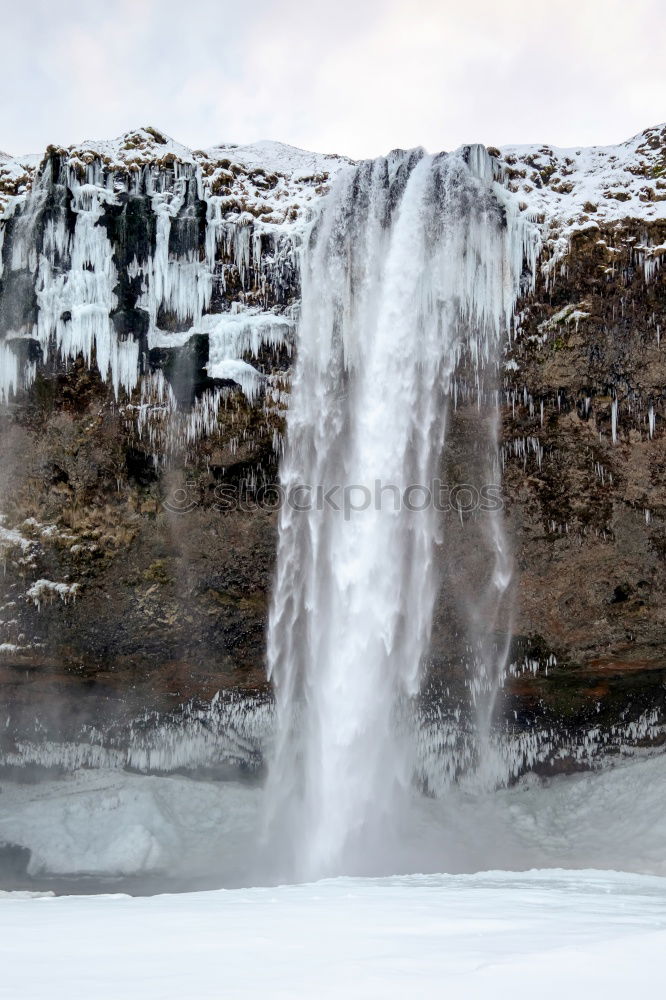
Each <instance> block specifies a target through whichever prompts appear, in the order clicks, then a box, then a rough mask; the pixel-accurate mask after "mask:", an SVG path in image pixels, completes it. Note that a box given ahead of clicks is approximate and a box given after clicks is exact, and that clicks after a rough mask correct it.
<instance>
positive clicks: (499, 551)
mask: <svg viewBox="0 0 666 1000" xmlns="http://www.w3.org/2000/svg"><path fill="white" fill-rule="evenodd" d="M528 244H529V229H528V228H526V227H525V225H524V224H521V223H520V222H519V220H518V218H517V216H516V213H515V212H514V211H513V207H512V204H511V202H510V200H509V196H508V195H507V194H506V192H504V191H503V190H502V189H501V188H500V186H499V185H498V184H496V183H495V182H494V180H493V161H492V160H491V158H490V157H489V156H488V154H487V153H486V151H485V149H484V148H483V147H479V146H472V147H465V148H463V149H462V150H460V151H459V152H457V153H455V154H451V155H444V154H440V155H438V156H429V155H426V154H424V153H423V152H422V151H420V150H416V151H412V152H409V153H405V152H402V151H396V152H395V153H392V154H390V155H389V156H388V157H386V158H381V159H378V160H375V161H369V162H364V163H362V164H360V165H359V166H358V167H355V168H350V169H349V170H347V171H345V172H343V173H342V174H341V175H340V176H339V177H338V178H337V180H336V182H335V184H334V185H333V187H332V190H331V192H330V194H329V195H328V197H327V199H326V201H325V204H324V206H323V209H322V212H321V214H320V216H319V218H318V219H317V220H316V221H315V223H314V224H313V228H312V231H311V234H310V237H309V242H308V244H307V247H306V251H305V254H304V260H303V267H302V272H303V273H302V281H303V288H302V311H301V317H300V333H299V341H298V343H299V347H298V358H297V364H296V372H295V376H294V383H293V392H292V399H291V403H290V409H289V414H288V429H287V448H286V453H285V457H284V460H283V465H282V470H281V480H282V489H283V496H284V503H283V505H282V509H281V512H280V521H279V542H278V558H277V573H276V580H275V587H274V595H273V601H272V607H271V613H270V622H269V636H268V660H269V673H270V677H271V679H272V681H273V683H274V686H275V693H276V706H277V735H276V745H275V751H274V760H273V764H272V768H271V771H270V775H269V781H268V784H269V787H268V801H269V803H270V805H269V817H268V832H269V835H270V837H271V849H272V850H274V851H280V849H281V847H284V849H285V851H286V854H285V855H284V864H285V865H290V866H291V867H290V873H291V875H293V876H294V877H305V878H311V877H318V876H322V875H330V874H337V873H340V872H354V871H364V870H374V869H375V868H376V867H377V866H381V861H380V860H379V858H380V855H381V853H382V850H383V848H384V847H385V846H386V845H387V843H388V842H389V840H390V838H391V836H392V834H393V833H394V832H395V831H396V830H397V826H398V825H399V820H400V816H401V811H402V808H403V806H404V805H405V803H406V801H407V800H406V798H405V796H406V794H407V791H408V789H409V786H410V782H411V779H412V759H411V752H410V742H409V738H408V736H409V734H408V733H406V732H405V727H404V726H401V725H400V718H401V715H402V716H404V707H405V705H409V702H410V699H413V697H414V696H415V695H416V694H417V693H418V690H419V682H420V677H421V672H422V663H423V659H424V656H425V655H426V654H427V651H428V644H429V638H430V631H431V621H432V614H433V606H434V602H435V598H436V594H437V587H438V581H439V577H440V573H441V560H442V557H443V558H444V559H445V558H446V540H445V539H443V538H442V536H441V531H442V520H441V517H440V513H439V511H438V509H437V507H438V506H440V505H439V504H438V502H437V489H436V485H435V480H436V476H437V472H438V467H439V461H440V457H441V454H442V450H443V448H444V446H445V442H446V433H447V409H448V407H447V403H448V398H449V395H450V388H451V384H452V379H453V375H454V373H455V371H456V367H457V366H458V365H459V363H460V362H461V361H462V360H464V359H466V360H467V362H469V363H471V365H472V368H473V370H474V371H475V372H476V373H477V382H478V385H479V391H481V388H480V387H481V379H482V375H483V373H484V372H486V373H487V372H492V371H496V368H497V359H498V354H499V351H500V347H501V334H502V332H503V331H504V330H506V328H507V324H508V320H509V318H510V316H511V312H512V308H513V304H514V301H515V298H516V295H517V293H518V290H519V284H520V276H521V270H522V266H523V261H524V258H525V254H526V250H527V248H528ZM494 398H495V399H497V396H496V395H495V397H494ZM496 405H497V404H495V406H496ZM491 423H493V427H494V430H493V432H492V433H496V429H497V419H495V420H494V421H491ZM491 444H492V442H491ZM490 451H491V453H492V452H493V448H491V449H490ZM486 534H487V536H488V539H489V546H490V551H491V553H492V555H491V562H492V572H491V576H490V580H489V583H488V586H487V587H486V588H484V592H483V593H480V594H479V595H477V596H478V606H477V605H475V606H474V607H472V608H471V609H470V614H469V616H468V617H469V625H470V630H471V632H472V633H474V634H472V635H471V637H470V638H471V640H472V641H473V642H474V644H475V647H476V648H478V649H480V650H481V655H480V657H479V667H478V675H479V678H478V679H479V684H478V687H479V689H482V688H483V689H485V690H486V691H487V690H488V689H489V688H496V686H497V683H498V675H499V673H500V672H501V668H502V664H500V665H499V667H498V665H497V663H495V664H494V665H491V664H489V662H488V660H489V657H490V658H492V655H493V654H492V653H491V652H490V651H491V642H490V641H489V639H488V637H487V636H485V633H484V634H483V635H482V634H481V633H482V632H483V629H484V625H483V622H482V621H481V619H482V618H483V619H486V620H489V621H490V627H491V630H492V628H493V627H494V625H495V624H497V623H496V622H494V621H493V620H492V619H493V616H495V617H496V616H497V609H498V608H499V606H500V605H501V603H502V598H503V595H504V594H505V592H506V590H507V587H508V584H509V576H510V562H509V558H508V549H507V543H506V539H505V538H504V533H503V529H502V525H501V520H500V519H499V518H498V517H494V518H491V519H490V523H489V525H488V527H487V530H486ZM438 543H442V544H438ZM478 611H482V612H483V614H477V612H478ZM497 656H499V658H500V660H501V659H502V657H504V658H505V656H506V654H505V653H501V652H500V653H499V654H497ZM492 701H493V697H492V695H491V696H490V697H486V699H485V704H486V705H489V704H491V703H492ZM482 714H483V713H480V716H481V715H482ZM487 724H488V723H487V722H486V725H487Z"/></svg>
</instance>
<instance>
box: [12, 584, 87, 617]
mask: <svg viewBox="0 0 666 1000" xmlns="http://www.w3.org/2000/svg"><path fill="white" fill-rule="evenodd" d="M78 591H79V584H78V583H54V582H53V580H36V581H35V583H33V584H32V586H31V587H29V588H28V590H26V592H25V596H26V597H27V598H29V600H31V601H32V602H33V603H34V604H35V606H36V608H37V609H38V610H39V611H41V609H42V605H43V604H46V603H47V602H50V601H53V600H55V598H56V597H59V598H60V600H61V601H63V603H64V604H68V603H69V602H70V601H73V600H76V595H77V593H78Z"/></svg>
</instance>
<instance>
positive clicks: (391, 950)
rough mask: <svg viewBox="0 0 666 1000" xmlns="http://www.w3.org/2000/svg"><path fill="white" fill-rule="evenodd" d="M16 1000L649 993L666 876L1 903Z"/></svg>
mask: <svg viewBox="0 0 666 1000" xmlns="http://www.w3.org/2000/svg"><path fill="white" fill-rule="evenodd" d="M0 936H1V940H2V942H3V952H4V956H3V973H2V981H1V983H0V997H7V998H11V1000H14V998H16V997H19V996H20V997H21V1000H71V998H72V997H77V998H78V997H80V998H83V997H94V998H95V1000H105V998H108V1000H117V998H118V997H120V996H122V997H124V998H126V1000H133V998H136V1000H139V998H140V1000H158V998H159V1000H171V998H173V1000H176V998H178V1000H180V998H194V997H196V1000H220V998H221V997H229V998H233V1000H240V998H248V1000H254V998H260V997H270V998H271V1000H278V998H281V997H284V998H289V1000H294V998H301V997H302V998H308V1000H310V998H313V997H317V1000H327V998H343V997H350V998H354V1000H363V998H375V1000H377V998H379V997H381V998H382V1000H391V998H394V997H395V998H400V1000H403V998H404V997H405V996H406V995H410V996H416V997H419V998H430V997H433V998H434V997H436V998H441V997H447V998H448V1000H463V998H464V1000H477V998H478V1000H487V998H488V997H497V998H498V1000H502V998H509V997H510V998H511V1000H521V998H528V997H529V998H530V1000H532V998H533V997H535V996H538V997H540V998H542V1000H562V998H563V997H566V996H570V997H572V998H574V1000H582V998H585V997H602V996H603V997H604V1000H615V998H621V1000H626V998H627V997H630V996H641V995H652V994H653V993H654V992H655V989H656V987H657V982H658V980H659V978H660V975H661V973H660V969H661V964H662V960H663V953H664V948H665V947H666V880H665V879H660V878H654V877H646V876H642V877H639V876H631V875H626V874H622V873H607V874H606V873H604V874H602V873H599V872H594V871H585V872H577V873H571V872H566V871H552V872H544V871H532V872H529V873H524V874H518V875H517V874H513V873H510V872H486V873H484V874H480V875H472V876H459V877H455V876H447V875H435V876H422V875H415V876H410V877H403V878H396V877H393V878H386V879H377V880H370V879H360V878H354V879H334V880H329V881H324V882H318V883H314V884H305V885H294V886H278V887H276V888H255V889H237V890H232V891H224V890H222V891H218V892H198V893H191V894H183V895H162V896H153V897H149V898H129V897H127V896H123V895H107V896H92V897H90V896H88V897H86V896H70V897H60V898H53V897H43V898H25V896H24V895H23V896H18V897H16V898H13V897H12V896H9V897H4V898H0Z"/></svg>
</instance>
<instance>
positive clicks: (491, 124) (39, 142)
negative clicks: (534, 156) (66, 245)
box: [0, 0, 666, 157]
mask: <svg viewBox="0 0 666 1000" xmlns="http://www.w3.org/2000/svg"><path fill="white" fill-rule="evenodd" d="M2 6H3V13H2V26H3V31H2V41H1V45H2V49H1V51H2V58H1V60H0V67H1V68H0V72H1V73H2V81H3V82H2V101H1V103H0V149H4V150H5V151H7V152H10V153H14V154H17V153H24V152H33V151H34V152H37V151H41V150H43V148H44V147H45V146H46V145H47V144H48V143H49V142H57V143H61V144H69V143H72V142H77V141H80V140H82V139H86V138H108V137H112V136H116V135H119V134H121V133H122V132H124V131H127V130H128V129H130V128H134V127H136V126H138V125H141V124H152V125H156V126H158V127H159V128H161V129H163V130H164V131H166V132H167V133H168V134H169V135H171V136H173V137H174V138H176V139H179V140H180V141H181V142H184V143H186V144H187V145H190V146H195V147H201V146H209V145H213V144H215V143H220V142H251V141H253V140H256V139H264V138H268V139H281V140H282V141H284V142H289V143H292V144H294V145H297V146H303V147H305V148H307V149H315V150H319V151H322V152H332V151H335V152H341V153H347V154H349V155H351V156H354V157H364V156H376V155H379V154H380V153H383V152H386V151H387V150H388V149H391V148H393V147H395V146H403V147H408V146H415V145H423V146H425V147H426V148H428V149H429V150H431V151H435V150H439V149H451V148H453V147H455V146H458V145H460V144H461V143H463V142H468V141H481V142H485V143H487V144H496V145H500V144H502V143H507V142H545V141H548V142H550V143H554V144H557V145H567V146H568V145H579V144H581V145H582V144H593V143H612V142H617V141H620V140H622V139H625V138H628V137H629V136H631V135H633V134H634V133H636V132H638V131H640V130H642V129H643V128H645V127H647V126H648V125H654V124H657V123H659V122H661V121H664V120H665V119H666V82H665V81H666V73H665V70H664V63H665V60H664V39H665V35H666V4H664V0H556V2H543V0H455V2H454V0H329V2H326V3H324V2H320V0H252V2H251V3H248V2H247V0H86V2H74V0H58V2H55V3H54V2H53V0H21V2H18V3H17V2H13V3H11V4H9V3H5V4H3V5H2Z"/></svg>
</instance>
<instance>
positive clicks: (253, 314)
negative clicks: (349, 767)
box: [0, 127, 666, 767]
mask: <svg viewBox="0 0 666 1000" xmlns="http://www.w3.org/2000/svg"><path fill="white" fill-rule="evenodd" d="M490 152H491V153H492V154H493V156H495V157H496V161H497V165H498V176H500V178H501V179H500V181H499V182H500V183H502V184H504V185H506V186H508V187H509V189H510V190H511V191H512V192H514V195H515V199H516V202H517V204H518V208H519V210H520V211H521V212H524V213H526V214H527V215H528V216H529V218H530V219H532V220H533V222H534V224H535V225H536V226H538V227H539V229H540V233H541V243H542V249H541V255H540V259H539V263H538V268H537V273H536V275H535V276H534V279H535V280H534V287H533V290H532V291H530V292H529V293H528V294H526V295H525V296H524V298H523V300H522V301H520V302H519V304H518V308H517V312H516V317H515V323H514V328H513V330H512V335H511V339H510V343H509V345H508V348H507V352H506V357H505V361H504V368H503V372H502V374H501V398H502V402H503V427H502V442H503V447H502V461H503V489H502V494H503V501H504V504H505V509H506V512H507V516H508V522H509V525H510V530H511V535H512V539H513V546H514V557H515V563H516V575H515V578H516V598H517V600H516V619H515V623H514V638H513V649H512V656H511V661H512V665H511V669H510V676H509V678H508V679H507V684H506V688H505V697H504V703H503V706H502V715H503V717H504V718H505V720H506V724H507V725H509V724H510V726H511V728H512V732H513V734H514V736H515V739H516V740H517V741H518V744H519V746H520V748H522V749H520V751H519V752H518V753H517V758H516V759H517V760H518V761H519V763H518V765H516V766H523V765H524V763H525V762H526V761H528V760H529V762H532V763H534V762H535V761H536V762H537V763H538V762H540V763H541V764H547V766H548V767H551V766H552V762H553V761H554V760H556V759H559V760H560V761H563V760H564V761H570V760H573V761H577V762H579V763H580V761H581V760H587V759H588V757H589V756H590V755H593V754H594V752H596V749H597V748H598V747H603V746H606V747H608V746H610V747H616V748H618V747H621V746H625V745H627V744H628V743H632V742H633V743H636V742H641V741H647V742H654V741H655V740H660V739H661V736H662V731H663V728H662V727H663V723H664V711H665V706H664V690H665V688H664V681H665V680H666V661H665V659H664V652H663V650H664V626H665V624H666V603H665V600H664V598H665V593H664V591H665V588H666V576H665V572H664V571H665V568H666V567H665V562H666V529H665V520H664V518H665V516H666V494H665V492H664V487H665V477H666V447H665V445H664V441H665V440H666V439H665V437H664V415H665V409H664V407H665V402H666V397H665V394H666V389H665V386H666V364H665V362H664V353H663V350H662V348H661V345H660V337H661V331H662V326H663V321H664V310H665V304H666V295H665V278H664V270H662V269H661V261H662V258H663V255H664V254H665V253H666V129H665V128H663V127H662V128H655V129H650V130H648V131H646V132H645V133H643V134H641V135H640V136H637V137H635V138H634V139H632V140H630V141H628V142H627V143H624V144H622V145H620V146H617V147H608V148H604V149H591V150H588V149H572V150H560V149H553V148H551V147H548V146H543V147H507V148H504V149H502V150H491V151H490ZM344 164H345V161H344V159H343V158H340V157H333V156H330V157H326V156H317V155H314V154H310V153H305V152H303V151H300V150H294V149H292V148H290V147H286V146H282V145H280V144H277V143H262V144H258V145H256V146H252V147H234V146H225V147H216V148H214V149H211V150H206V151H194V152H192V151H190V150H188V149H185V148H184V147H182V146H179V145H178V144H177V143H174V142H173V141H172V140H170V139H168V138H167V137H166V136H164V135H162V134H161V133H160V132H158V131H157V130H155V129H150V128H148V129H139V130H137V131H136V132H132V133H129V134H128V135H126V136H123V137H121V138H120V139H118V140H116V141H115V142H99V143H97V142H96V143H86V144H84V145H82V146H80V147H75V148H70V149H66V150H65V149H56V148H53V147H50V148H49V149H48V150H47V151H46V153H45V155H44V157H43V158H42V159H41V160H38V159H37V158H26V159H23V160H14V159H11V158H9V157H4V156H3V157H0V206H1V207H2V211H3V215H2V217H1V218H0V245H1V247H2V264H1V268H0V449H1V454H2V458H1V466H0V468H1V472H0V491H1V497H0V510H1V511H2V522H1V524H0V551H1V552H2V558H3V565H4V574H3V576H2V579H1V580H0V699H1V700H2V704H3V707H5V709H6V715H7V725H6V726H5V729H4V736H3V737H2V743H0V750H1V751H2V753H3V754H4V758H3V759H4V761H5V763H6V764H7V763H9V764H11V763H20V762H22V761H26V760H34V761H40V760H43V761H47V760H51V761H52V760H55V759H58V754H57V753H56V752H55V751H54V750H53V747H54V746H55V745H56V744H55V743H54V741H57V745H58V746H59V747H61V748H62V747H63V746H65V745H67V746H69V747H72V746H77V747H81V746H85V747H88V750H86V751H84V752H83V751H79V750H77V751H76V753H79V755H80V753H81V752H83V758H81V757H80V756H79V757H76V755H75V759H77V760H79V759H87V758H86V757H85V754H86V753H88V755H89V754H90V752H91V751H90V747H93V748H97V749H98V750H99V749H100V748H104V752H108V751H109V748H113V752H119V753H121V754H126V753H127V752H128V751H127V747H128V746H129V747H130V750H129V754H130V760H129V762H130V763H131V764H133V765H134V766H147V767H150V766H165V767H166V766H179V765H185V764H188V763H191V762H192V760H190V759H189V758H188V759H187V760H186V759H184V758H182V759H181V758H179V757H178V755H177V754H176V755H175V756H174V754H173V753H171V755H169V753H167V754H166V757H165V755H164V745H163V743H162V744H160V746H161V747H162V749H161V750H160V752H159V753H156V756H155V757H154V761H155V760H157V761H158V764H155V763H154V761H153V764H151V761H150V754H148V756H146V755H145V754H144V755H143V756H141V754H140V753H139V755H138V757H137V749H136V747H137V741H138V740H139V741H140V738H141V739H148V742H149V743H150V739H149V738H148V737H146V736H145V733H146V732H147V731H148V730H149V729H150V728H151V726H152V724H153V722H155V721H156V720H159V721H160V722H161V723H162V731H163V732H164V724H165V720H167V725H166V728H167V730H168V733H172V732H173V731H175V730H174V728H173V727H176V726H177V719H178V713H179V711H180V706H182V705H187V706H188V707H187V710H186V715H187V718H188V719H189V724H190V725H194V727H195V730H196V734H197V740H199V741H200V742H199V743H197V747H199V749H198V750H196V752H195V751H193V754H194V757H193V758H192V759H195V762H198V763H201V762H206V761H207V760H208V759H209V758H210V757H211V755H212V757H214V758H215V759H219V757H220V755H222V756H224V754H227V756H228V757H233V758H234V759H238V760H243V761H245V762H246V763H247V762H248V761H250V762H251V761H253V760H258V759H259V756H260V748H259V749H258V747H259V745H260V743H261V739H260V737H259V736H258V735H257V731H255V729H253V726H254V725H255V724H254V723H253V722H251V721H248V719H249V718H254V719H256V718H258V717H259V716H261V717H262V718H263V716H264V715H265V713H266V711H267V709H266V706H267V704H268V703H267V700H266V699H267V694H266V685H265V671H264V646H265V624H266V615H267V600H268V594H269V590H270V586H271V582H272V569H273V558H274V552H275V532H276V515H275V511H274V509H273V508H274V503H275V493H274V492H273V491H272V490H271V487H272V486H273V485H274V484H275V483H276V478H277V464H278V460H279V455H280V449H281V444H282V435H283V430H284V414H285V409H286V404H287V399H288V391H289V372H290V365H291V357H292V350H293V348H294V330H295V321H296V319H297V313H298V295H299V276H298V259H299V251H300V248H301V245H302V242H303V239H304V233H305V232H306V226H307V221H308V218H309V216H310V214H311V210H312V208H313V206H314V205H315V204H316V202H317V200H318V199H319V198H320V197H321V196H322V195H323V194H324V193H325V191H326V190H327V186H328V184H329V182H330V180H331V178H332V176H333V175H334V174H335V173H336V172H337V171H338V170H339V169H340V168H341V167H343V166H344ZM480 419H484V412H483V407H482V408H481V410H479V408H478V407H477V402H476V400H475V399H472V396H471V395H470V394H469V393H468V391H467V383H466V381H465V378H464V372H461V375H460V378H459V382H458V388H457V392H456V400H455V410H454V414H453V427H454V433H453V441H454V445H453V448H452V449H451V452H450V454H448V455H447V456H446V470H445V471H446V474H447V478H448V480H449V481H452V482H458V483H460V482H464V481H465V478H466V474H468V470H469V453H470V448H471V444H470V442H473V440H474V436H475V430H474V428H475V426H478V421H479V420H480ZM454 514H455V516H454V517H451V516H450V515H447V516H448V517H449V521H450V523H449V524H448V527H449V531H448V533H447V538H448V539H449V540H450V544H452V545H454V546H460V547H462V546H467V547H468V548H470V547H471V549H472V550H473V539H474V531H475V518H474V516H472V515H470V516H468V515H466V514H465V513H464V512H460V511H455V512H454ZM455 596H456V595H455V594H454V593H453V592H452V585H451V581H446V580H444V581H443V586H442V598H441V601H440V604H439V607H438V612H437V616H436V621H435V630H434V639H433V648H432V655H431V660H430V663H429V664H428V665H427V670H428V674H429V677H428V683H427V684H426V690H427V691H429V692H436V691H437V690H439V689H441V687H442V686H445V687H448V688H450V687H452V686H455V684H456V683H459V684H460V685H461V686H464V676H463V675H462V668H461V666H460V664H461V663H464V655H463V654H464V650H461V649H460V648H458V643H457V638H456V623H455V611H452V608H454V607H455ZM458 597H459V595H458ZM218 691H221V692H222V694H221V695H218V696H217V697H216V698H215V700H214V701H213V705H212V707H210V700H211V699H213V698H214V696H216V693H217V692H218ZM241 696H243V697H247V699H248V702H247V703H248V704H249V705H250V706H251V707H252V711H251V712H249V713H245V718H244V721H239V716H238V713H237V712H236V710H235V708H234V706H235V705H236V704H237V699H238V698H239V697H241ZM424 711H426V713H427V711H428V709H427V707H426V708H425V709H424ZM151 713H152V714H151ZM253 713H254V714H253ZM128 727H129V729H128ZM128 732H130V733H131V736H128ZM230 733H231V734H233V739H231V744H233V746H232V749H231V750H229V745H230V744H229V739H230ZM211 734H212V735H211ZM220 734H222V736H223V737H224V738H225V739H226V740H227V742H226V743H225V745H224V746H225V749H224V750H223V751H222V750H220V747H219V745H218V746H217V749H215V750H214V751H213V750H211V744H212V743H215V741H218V740H219V738H220ZM169 739H170V737H169V738H168V739H167V742H168V741H169ZM195 742H196V741H195ZM142 745H143V744H142ZM169 745H170V746H171V744H169ZM201 747H204V749H201ZM45 748H46V749H45ZM54 753H55V756H54ZM49 754H50V756H49ZM132 754H134V756H133V757H132ZM160 754H161V756H160ZM61 757H62V753H61ZM139 757H140V758H141V759H140V760H139ZM70 758H71V755H70ZM70 758H67V759H68V760H69V759H70ZM62 759H63V760H64V759H65V758H64V757H63V758H62ZM160 762H161V763H160ZM561 766H563V765H561Z"/></svg>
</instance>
